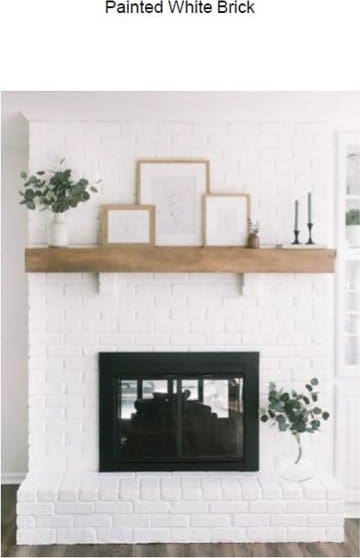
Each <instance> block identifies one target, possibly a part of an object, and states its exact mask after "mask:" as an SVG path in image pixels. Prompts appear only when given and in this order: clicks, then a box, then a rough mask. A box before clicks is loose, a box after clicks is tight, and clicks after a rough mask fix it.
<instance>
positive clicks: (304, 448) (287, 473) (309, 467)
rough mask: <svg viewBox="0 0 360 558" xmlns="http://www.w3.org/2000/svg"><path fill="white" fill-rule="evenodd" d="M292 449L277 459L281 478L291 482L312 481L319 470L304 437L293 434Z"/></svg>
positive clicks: (276, 467)
mask: <svg viewBox="0 0 360 558" xmlns="http://www.w3.org/2000/svg"><path fill="white" fill-rule="evenodd" d="M291 439H292V440H293V442H292V447H290V448H289V451H287V452H286V453H283V454H281V455H279V456H277V457H276V458H275V469H276V471H277V473H278V475H279V476H280V477H282V478H283V479H286V480H291V481H305V480H309V479H311V478H312V477H313V476H314V475H315V473H316V470H317V465H316V463H315V461H314V460H313V459H312V457H311V456H310V451H309V447H308V444H307V443H306V441H305V437H304V435H302V436H301V435H300V434H291Z"/></svg>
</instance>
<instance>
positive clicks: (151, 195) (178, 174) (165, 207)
mask: <svg viewBox="0 0 360 558" xmlns="http://www.w3.org/2000/svg"><path fill="white" fill-rule="evenodd" d="M209 168H210V163H209V161H207V160H204V159H148V160H143V161H138V162H137V173H136V174H137V200H138V203H141V204H152V205H154V206H155V212H156V224H155V231H156V232H155V243H156V244H157V245H168V246H169V245H170V246H171V245H172V246H202V245H203V242H204V238H203V223H202V218H203V214H202V198H203V196H204V194H207V193H208V192H209V175H210V172H209Z"/></svg>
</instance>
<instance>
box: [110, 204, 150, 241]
mask: <svg viewBox="0 0 360 558" xmlns="http://www.w3.org/2000/svg"><path fill="white" fill-rule="evenodd" d="M154 239H155V208H154V206H152V205H104V206H102V208H101V243H102V245H103V246H113V245H137V244H140V245H142V244H154Z"/></svg>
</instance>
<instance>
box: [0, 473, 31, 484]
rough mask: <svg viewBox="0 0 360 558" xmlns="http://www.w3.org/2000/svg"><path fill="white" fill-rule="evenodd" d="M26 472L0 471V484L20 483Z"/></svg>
mask: <svg viewBox="0 0 360 558" xmlns="http://www.w3.org/2000/svg"><path fill="white" fill-rule="evenodd" d="M25 477H26V473H1V484H20V483H22V481H23V480H24V478H25Z"/></svg>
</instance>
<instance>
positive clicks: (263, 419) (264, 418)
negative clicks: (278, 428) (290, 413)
mask: <svg viewBox="0 0 360 558" xmlns="http://www.w3.org/2000/svg"><path fill="white" fill-rule="evenodd" d="M260 420H261V421H262V422H267V421H268V420H269V417H268V416H267V415H262V416H261V417H260Z"/></svg>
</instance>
